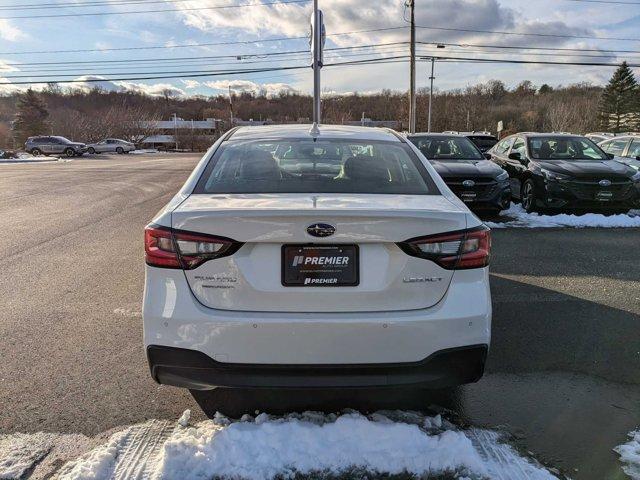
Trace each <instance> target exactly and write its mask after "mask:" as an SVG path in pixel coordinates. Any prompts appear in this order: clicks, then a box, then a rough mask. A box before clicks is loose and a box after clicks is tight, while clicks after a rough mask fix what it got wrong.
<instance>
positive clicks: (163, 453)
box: [59, 412, 556, 480]
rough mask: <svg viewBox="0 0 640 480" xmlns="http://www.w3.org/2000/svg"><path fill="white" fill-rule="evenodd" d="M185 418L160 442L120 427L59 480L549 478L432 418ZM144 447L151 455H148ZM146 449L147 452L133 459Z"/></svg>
mask: <svg viewBox="0 0 640 480" xmlns="http://www.w3.org/2000/svg"><path fill="white" fill-rule="evenodd" d="M188 421H189V414H188V413H185V414H184V415H183V416H182V417H181V418H180V420H179V422H178V423H177V424H174V425H173V426H171V429H169V430H168V431H167V433H166V436H165V437H163V436H162V435H161V434H160V433H158V431H157V428H156V433H154V434H152V435H151V436H150V438H148V439H146V440H144V436H143V435H141V434H140V433H139V432H141V431H144V432H151V430H150V429H149V427H148V426H147V427H145V425H146V424H143V425H139V426H133V427H129V429H127V430H125V431H123V432H120V433H118V434H115V435H114V436H112V437H111V439H110V441H109V442H108V443H107V444H106V445H103V446H101V447H99V448H97V449H95V450H93V451H92V452H90V453H89V454H87V455H85V456H83V457H81V458H80V459H78V460H75V461H74V462H71V463H69V464H67V465H65V466H64V467H63V468H62V470H61V471H60V472H59V474H60V475H59V478H62V479H64V480H80V479H92V480H98V479H108V478H120V476H121V475H120V473H121V472H135V473H136V477H135V478H150V479H158V480H159V479H178V478H179V479H181V480H190V479H200V480H201V479H210V478H230V479H234V480H238V479H247V480H258V479H260V480H263V479H273V478H276V477H277V478H290V477H293V476H295V475H296V474H302V475H305V474H312V475H313V474H314V473H321V474H323V475H326V474H329V475H331V474H335V475H340V474H343V475H344V474H346V475H349V474H350V473H353V474H354V476H359V477H360V476H362V473H363V472H370V473H380V474H403V473H409V474H413V475H415V476H421V477H422V476H425V475H429V474H435V475H438V474H443V473H445V472H446V473H449V474H451V475H453V476H456V478H462V477H465V478H469V479H474V480H475V479H487V478H488V479H501V480H502V479H514V478H523V479H525V478H526V479H529V480H549V479H553V478H556V477H554V476H553V475H552V474H551V473H550V472H548V471H547V470H545V469H544V468H542V467H541V466H539V465H538V464H537V463H535V462H534V461H530V460H528V459H526V458H523V457H521V456H519V455H518V454H517V453H516V451H515V450H514V449H513V448H512V447H511V446H509V445H507V444H505V443H503V442H502V441H501V439H500V437H501V435H500V434H498V433H497V432H492V431H490V430H483V429H470V430H462V429H459V428H457V427H455V426H454V425H452V424H451V423H449V422H448V421H446V420H443V419H442V418H441V417H440V416H436V417H426V416H423V415H420V414H417V413H411V412H379V413H376V414H373V415H370V416H363V415H361V414H358V413H347V414H342V415H333V414H330V415H324V414H320V413H313V412H306V413H303V414H290V415H287V416H285V417H270V416H268V415H266V414H260V415H258V416H256V417H255V418H254V417H252V416H250V415H245V416H243V417H242V419H241V420H239V421H232V420H230V419H228V418H226V417H224V416H222V415H219V414H218V415H216V417H215V418H214V419H213V420H209V421H205V422H201V423H199V424H197V425H194V426H190V425H189V424H188ZM152 422H153V421H152ZM158 425H160V424H158ZM136 428H137V429H138V430H135V429H136ZM145 429H146V430H145ZM159 438H162V439H163V441H160V442H159V441H158V439H159ZM149 445H152V446H153V447H154V449H155V450H156V451H155V452H153V454H152V453H151V451H149V450H148V447H149ZM127 450H129V451H134V452H138V453H136V454H135V455H133V456H129V458H130V459H135V461H136V462H142V463H144V465H133V464H130V463H131V461H127V460H126V457H127ZM145 451H149V453H148V454H147V453H144V454H141V453H139V452H145ZM358 472H359V473H358Z"/></svg>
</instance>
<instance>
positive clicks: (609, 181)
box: [598, 179, 611, 187]
mask: <svg viewBox="0 0 640 480" xmlns="http://www.w3.org/2000/svg"><path fill="white" fill-rule="evenodd" d="M598 185H600V186H601V187H608V186H609V185H611V180H606V179H605V180H600V181H599V182H598Z"/></svg>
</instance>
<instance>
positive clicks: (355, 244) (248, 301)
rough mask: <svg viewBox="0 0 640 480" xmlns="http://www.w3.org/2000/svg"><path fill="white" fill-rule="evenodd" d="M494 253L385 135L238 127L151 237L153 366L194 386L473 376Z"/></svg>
mask: <svg viewBox="0 0 640 480" xmlns="http://www.w3.org/2000/svg"><path fill="white" fill-rule="evenodd" d="M490 247H491V239H490V232H489V229H488V228H487V227H485V226H484V225H483V224H482V222H481V221H480V220H478V218H477V217H475V216H474V215H473V214H472V213H471V212H470V211H469V210H468V209H467V207H466V206H465V205H464V204H463V203H462V202H461V201H460V200H459V199H458V198H457V197H456V196H455V195H454V194H453V193H452V192H451V191H450V190H449V189H448V188H447V186H446V185H445V183H444V182H443V181H442V180H441V178H440V177H439V176H438V174H437V173H436V172H435V170H434V169H433V167H432V166H431V165H430V164H429V162H428V161H427V160H426V159H425V158H424V157H423V156H422V154H421V153H420V151H419V150H417V149H416V147H415V146H413V145H412V144H411V143H410V142H408V141H407V140H406V139H404V138H402V137H400V136H399V135H397V134H396V133H395V132H393V131H391V130H383V129H374V128H361V127H344V126H328V125H327V126H322V127H320V133H319V134H311V133H310V127H309V126H308V125H306V126H305V125H282V126H267V127H242V128H238V129H235V130H232V131H230V132H229V133H228V134H226V136H224V137H223V138H221V139H220V140H219V141H218V142H217V143H216V144H215V145H214V146H213V147H212V148H211V149H210V150H209V152H208V153H207V154H206V155H205V156H204V158H203V159H202V161H201V162H200V164H199V165H198V166H197V167H196V169H195V170H194V172H193V173H192V175H191V176H190V177H189V179H188V180H187V182H186V184H185V185H184V186H183V188H182V189H181V190H180V192H179V193H178V194H177V195H176V196H175V197H174V198H173V199H172V200H171V201H170V202H169V204H168V205H167V206H166V207H165V208H164V209H163V210H162V211H160V212H159V213H158V215H157V216H156V217H155V218H154V219H153V221H152V223H150V224H149V225H148V226H147V228H146V231H145V253H146V282H145V293H144V308H143V317H144V342H145V347H146V350H147V356H148V360H149V364H150V368H151V374H152V376H153V378H154V379H155V380H156V381H158V382H159V383H163V384H168V385H175V386H180V387H186V388H189V389H196V390H206V389H211V388H214V387H215V386H226V387H340V386H344V387H353V386H382V385H424V386H431V387H445V386H451V385H456V384H461V383H467V382H473V381H476V380H478V379H479V378H480V377H481V376H482V373H483V370H484V362H485V358H486V354H487V350H488V346H489V340H490V334H491V298H490V293H489V281H488V264H489V257H490Z"/></svg>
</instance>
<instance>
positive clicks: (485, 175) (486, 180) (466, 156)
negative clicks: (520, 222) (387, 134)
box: [407, 133, 511, 213]
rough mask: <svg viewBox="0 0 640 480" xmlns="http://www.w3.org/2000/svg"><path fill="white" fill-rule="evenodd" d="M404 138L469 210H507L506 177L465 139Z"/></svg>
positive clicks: (508, 190)
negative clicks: (429, 163) (425, 159)
mask: <svg viewBox="0 0 640 480" xmlns="http://www.w3.org/2000/svg"><path fill="white" fill-rule="evenodd" d="M407 138H408V139H409V141H410V142H411V143H413V144H414V145H415V146H416V147H418V149H419V150H420V151H421V152H422V154H423V155H424V156H425V157H427V160H429V162H431V164H432V165H433V167H434V168H435V169H436V171H437V172H438V174H439V175H440V176H441V177H442V179H443V180H444V181H445V183H446V184H447V186H448V187H449V188H450V189H451V191H453V193H455V194H456V195H457V196H458V197H459V198H460V199H461V200H462V201H464V202H465V203H467V205H468V206H469V208H471V209H472V210H485V211H488V212H491V213H497V212H499V211H500V210H503V209H505V208H507V207H508V206H509V202H510V201H511V187H510V186H509V175H508V174H507V172H505V171H504V170H503V169H502V168H500V167H498V166H496V165H495V164H494V163H492V162H490V161H489V160H487V157H486V156H485V154H483V153H482V152H481V151H480V150H479V149H478V147H477V146H476V145H475V144H474V143H473V142H472V141H471V140H469V139H468V138H467V137H466V136H464V135H454V134H447V133H417V134H415V135H409V136H408V137H407Z"/></svg>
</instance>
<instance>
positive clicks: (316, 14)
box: [311, 0, 325, 130]
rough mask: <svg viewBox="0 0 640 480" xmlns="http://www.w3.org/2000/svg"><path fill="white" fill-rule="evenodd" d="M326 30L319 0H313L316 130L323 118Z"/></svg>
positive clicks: (314, 109) (312, 34)
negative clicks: (322, 95)
mask: <svg viewBox="0 0 640 480" xmlns="http://www.w3.org/2000/svg"><path fill="white" fill-rule="evenodd" d="M324 40H325V32H324V22H323V18H322V11H321V10H318V0H313V14H312V19H311V54H312V55H313V64H312V67H313V125H314V127H313V128H314V130H315V129H317V126H318V125H319V124H320V121H321V119H322V111H321V103H320V92H321V90H320V69H321V68H322V64H323V58H322V49H323V47H324Z"/></svg>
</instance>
